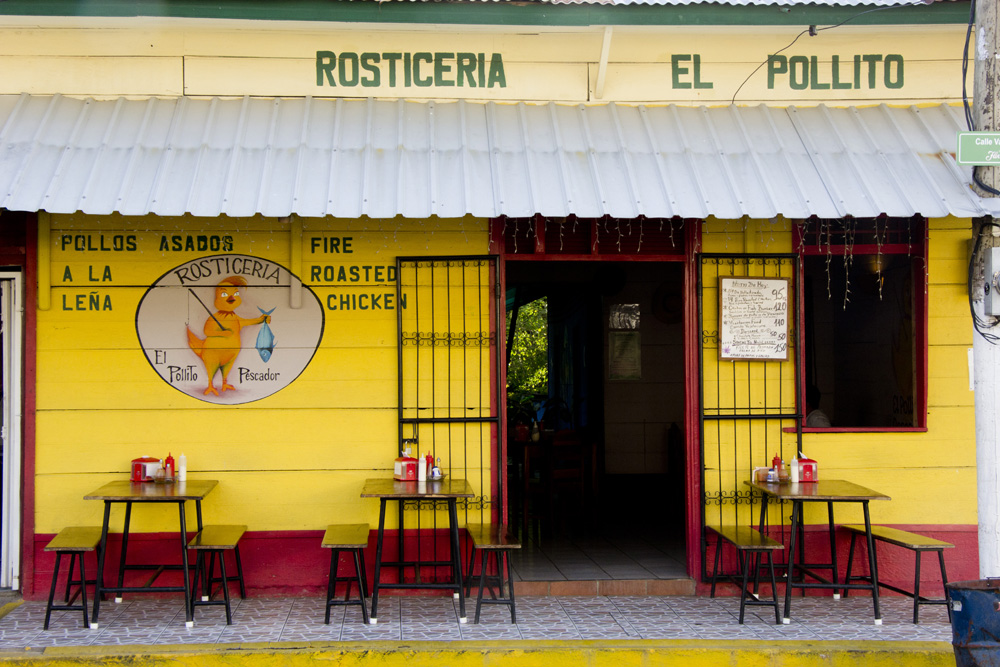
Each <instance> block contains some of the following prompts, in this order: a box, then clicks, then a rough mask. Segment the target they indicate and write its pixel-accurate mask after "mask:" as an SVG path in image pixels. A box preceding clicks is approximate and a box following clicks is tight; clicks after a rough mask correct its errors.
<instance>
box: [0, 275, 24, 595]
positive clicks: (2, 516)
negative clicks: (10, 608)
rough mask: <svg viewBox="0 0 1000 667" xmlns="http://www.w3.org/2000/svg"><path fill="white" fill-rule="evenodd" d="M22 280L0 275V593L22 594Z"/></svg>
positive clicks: (20, 277)
mask: <svg viewBox="0 0 1000 667" xmlns="http://www.w3.org/2000/svg"><path fill="white" fill-rule="evenodd" d="M23 332H24V278H23V275H22V274H21V272H19V271H0V343H2V345H0V359H2V361H0V363H2V368H0V382H2V385H0V386H2V391H0V419H2V423H0V443H2V448H3V459H2V461H3V464H2V470H0V477H2V483H0V588H2V589H11V590H20V588H21V580H20V571H21V509H22V508H21V486H22V473H21V469H22V436H23V434H22V429H21V420H22V416H23V406H22V400H23V395H24V377H23V373H22V367H23V358H24V333H23Z"/></svg>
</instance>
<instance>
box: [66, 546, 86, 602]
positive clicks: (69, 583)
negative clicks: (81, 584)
mask: <svg viewBox="0 0 1000 667" xmlns="http://www.w3.org/2000/svg"><path fill="white" fill-rule="evenodd" d="M81 558H82V556H81ZM75 569H76V552H75V551H71V552H69V576H67V577H66V591H65V592H64V593H63V603H64V604H69V589H70V588H71V587H72V586H73V584H74V583H76V582H75V581H74V579H73V570H75Z"/></svg>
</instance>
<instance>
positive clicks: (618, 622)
mask: <svg viewBox="0 0 1000 667" xmlns="http://www.w3.org/2000/svg"><path fill="white" fill-rule="evenodd" d="M233 605H234V609H233V625H231V626H227V625H226V621H225V612H224V611H223V610H222V609H221V608H209V609H199V610H198V611H197V614H196V616H195V626H194V627H193V628H191V629H188V628H186V627H185V625H184V611H183V608H182V606H181V605H180V604H178V602H177V601H176V600H163V599H157V600H132V601H129V600H128V599H126V600H125V602H123V603H121V604H118V605H116V604H114V603H113V602H111V603H108V604H106V605H105V604H102V605H101V623H100V628H99V629H97V630H90V629H85V628H83V627H82V625H83V621H82V618H81V615H80V613H78V612H53V615H52V621H51V624H50V627H49V630H47V631H44V630H42V623H43V621H44V618H45V604H44V603H43V602H24V603H22V604H20V605H19V606H17V607H16V608H14V609H13V610H12V611H11V612H10V613H8V614H7V615H6V616H4V617H3V618H2V619H0V650H23V649H25V648H26V647H31V648H43V647H47V646H84V645H94V646H100V645H104V646H106V645H116V644H142V645H164V644H211V643H225V644H231V643H244V642H303V641H377V640H390V641H421V640H433V641H442V640H443V641H449V640H520V639H525V640H527V639H549V640H578V639H710V640H711V639H765V640H769V641H791V640H795V641H803V640H811V641H815V640H855V641H858V640H892V641H900V640H904V641H905V640H913V641H943V642H949V643H950V642H951V625H950V624H949V622H948V615H947V612H946V611H945V609H944V607H941V606H937V607H924V608H922V609H921V612H920V615H921V622H920V624H919V625H914V624H913V623H911V619H912V603H911V601H910V600H909V599H907V598H902V597H895V596H893V597H886V596H884V597H883V598H882V614H883V625H881V626H876V625H875V624H874V623H873V621H872V602H871V599H870V598H864V597H850V598H846V599H840V600H833V599H831V598H830V597H822V598H821V597H807V598H796V599H795V600H794V601H793V604H792V623H791V624H790V625H776V624H775V623H774V615H773V614H769V613H768V612H769V611H770V610H769V609H767V608H764V607H761V608H748V609H747V616H746V622H745V624H744V625H740V624H739V623H738V622H737V616H738V612H739V601H738V599H736V598H733V597H720V598H716V599H711V598H707V597H693V596H690V597H689V596H656V597H653V596H650V597H628V596H594V597H555V596H549V597H522V598H519V599H518V600H517V620H518V622H517V624H516V625H514V624H511V622H510V615H509V613H508V612H507V610H506V608H503V607H500V606H489V607H487V606H484V608H483V618H482V619H481V622H480V623H479V624H478V625H476V624H473V623H472V618H473V616H474V611H475V602H474V601H473V603H472V606H470V607H469V608H468V614H469V622H468V623H467V624H460V623H459V622H458V601H457V600H453V599H452V598H450V597H423V596H421V597H418V596H381V597H380V599H379V621H378V624H377V625H368V626H366V625H362V623H361V613H360V610H359V609H358V608H357V607H348V608H346V609H345V608H334V609H333V615H332V619H331V623H330V625H325V624H324V623H323V611H324V606H323V600H322V599H321V598H315V597H311V598H248V599H246V600H242V601H241V600H239V599H238V598H237V599H235V600H233Z"/></svg>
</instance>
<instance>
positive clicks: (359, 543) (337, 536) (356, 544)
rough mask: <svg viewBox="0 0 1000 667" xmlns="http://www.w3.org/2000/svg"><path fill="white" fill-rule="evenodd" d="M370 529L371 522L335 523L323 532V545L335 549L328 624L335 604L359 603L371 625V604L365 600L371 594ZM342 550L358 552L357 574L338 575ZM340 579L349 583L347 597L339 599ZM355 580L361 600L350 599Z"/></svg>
mask: <svg viewBox="0 0 1000 667" xmlns="http://www.w3.org/2000/svg"><path fill="white" fill-rule="evenodd" d="M369 532H370V529H369V526H368V524H367V523H351V524H332V525H330V526H328V527H327V529H326V533H325V534H324V535H323V543H322V544H321V545H320V546H322V547H323V548H324V549H332V550H333V551H332V552H331V553H330V581H329V583H328V584H327V587H326V619H325V620H324V623H326V624H327V625H329V624H330V607H333V606H334V605H337V606H346V605H359V606H360V607H361V620H362V621H364V624H365V625H368V606H367V604H366V603H365V598H367V597H368V585H367V584H366V583H365V582H366V581H367V579H368V574H367V573H366V572H365V557H364V549H365V547H367V546H368V533H369ZM341 551H350V552H351V553H352V554H354V576H353V577H347V576H344V577H341V576H338V575H337V572H338V570H339V569H340V552H341ZM338 581H346V582H347V593H345V594H344V599H343V600H337V599H336V598H335V597H334V595H335V594H336V588H337V582H338ZM352 582H356V583H357V584H358V595H359V596H360V597H359V598H358V599H357V600H351V599H350V598H351V583H352Z"/></svg>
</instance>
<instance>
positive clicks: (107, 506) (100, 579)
mask: <svg viewBox="0 0 1000 667" xmlns="http://www.w3.org/2000/svg"><path fill="white" fill-rule="evenodd" d="M110 519H111V501H110V500H105V501H104V525H103V527H102V528H101V550H100V552H98V554H97V583H95V584H94V613H93V614H91V616H90V627H91V629H93V630H97V615H98V614H100V613H101V597H102V594H101V588H102V587H103V584H104V555H105V554H106V553H107V552H108V522H109V521H110ZM84 585H86V583H84Z"/></svg>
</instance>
